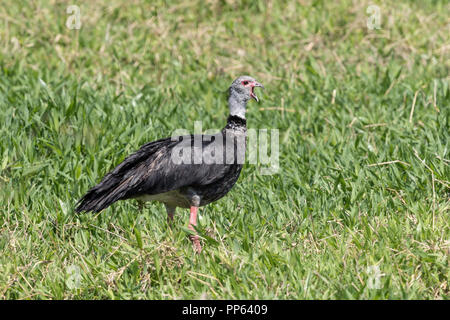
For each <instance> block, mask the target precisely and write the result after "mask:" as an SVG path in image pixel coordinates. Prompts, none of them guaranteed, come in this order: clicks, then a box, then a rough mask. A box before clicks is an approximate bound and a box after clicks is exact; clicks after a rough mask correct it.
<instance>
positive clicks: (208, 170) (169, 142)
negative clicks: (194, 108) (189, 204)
mask: <svg viewBox="0 0 450 320" xmlns="http://www.w3.org/2000/svg"><path fill="white" fill-rule="evenodd" d="M211 137H213V136H197V135H190V136H183V137H178V138H175V139H173V138H167V139H162V140H158V141H154V142H150V143H147V144H145V145H143V146H142V147H141V148H140V149H139V150H138V151H137V152H135V153H134V154H132V155H130V156H129V157H127V158H126V159H125V160H124V161H123V162H122V163H120V164H119V165H118V166H117V167H116V168H115V169H114V170H113V171H111V172H110V173H108V174H107V175H106V176H105V177H104V178H103V179H102V181H101V182H100V183H99V184H98V185H96V186H95V187H93V188H92V189H91V190H89V191H88V192H87V193H86V195H85V196H84V197H83V198H82V199H81V200H80V201H79V203H78V206H77V208H76V211H77V212H80V211H94V212H99V211H101V210H103V209H104V208H106V207H108V206H109V205H110V204H112V203H113V202H115V201H117V200H120V199H127V198H133V197H136V196H139V195H143V194H158V193H163V192H167V191H170V190H177V189H179V188H182V187H186V186H192V185H195V186H204V185H208V184H211V183H213V182H214V181H217V180H220V179H222V178H223V177H224V176H225V175H226V174H227V172H228V170H229V168H230V165H229V164H228V165H227V164H206V163H204V162H202V163H200V164H195V162H194V157H195V154H196V151H195V149H196V146H195V144H196V143H197V144H198V143H200V145H199V146H201V147H202V150H206V152H208V146H209V145H210V144H211V142H212V141H214V139H215V138H211ZM197 147H198V146H197ZM177 148H178V149H177ZM189 148H190V149H191V154H190V156H191V162H190V163H191V164H186V163H176V162H177V161H174V158H172V155H173V154H172V152H175V151H177V152H178V151H180V150H182V149H183V151H184V152H185V151H189V150H187V149H189ZM197 155H198V154H197ZM201 156H202V157H203V155H201ZM177 159H179V158H177Z"/></svg>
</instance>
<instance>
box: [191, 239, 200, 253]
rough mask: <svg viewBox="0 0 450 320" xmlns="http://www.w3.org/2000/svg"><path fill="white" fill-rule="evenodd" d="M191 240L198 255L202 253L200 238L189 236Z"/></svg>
mask: <svg viewBox="0 0 450 320" xmlns="http://www.w3.org/2000/svg"><path fill="white" fill-rule="evenodd" d="M189 239H191V241H192V245H193V246H194V250H195V252H196V253H200V252H202V245H201V244H200V237H199V236H197V235H195V236H189Z"/></svg>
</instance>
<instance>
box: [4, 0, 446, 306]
mask: <svg viewBox="0 0 450 320" xmlns="http://www.w3.org/2000/svg"><path fill="white" fill-rule="evenodd" d="M169 2H170V1H162V0H159V1H147V2H145V3H142V4H141V3H140V1H135V0H128V1H117V0H114V1H75V0H73V1H72V0H71V1H52V0H48V1H32V2H29V3H28V4H27V5H25V6H24V3H22V2H20V1H13V0H4V1H3V2H2V3H3V5H2V6H1V8H0V69H1V70H0V111H1V112H0V123H2V126H1V127H0V136H1V140H0V156H1V159H0V170H1V171H0V190H1V192H0V206H1V207H0V210H1V213H0V298H4V299H14V298H20V299H39V298H44V299H47V298H48V299H74V298H76V299H78V298H80V299H105V298H106V299H108V298H115V299H141V298H149V299H174V298H233V299H234V298H250V299H253V298H255V299H259V298H269V299H272V298H274V299H285V298H287V299H329V298H331V299H336V298H338V299H354V298H361V299H380V298H381V299H383V298H389V299H415V298H419V299H448V298H449V283H448V280H449V259H448V254H449V247H450V243H449V220H450V219H449V209H450V202H449V191H450V181H449V180H450V167H449V165H450V155H449V148H450V142H449V117H450V111H449V105H450V89H449V68H450V65H449V60H450V57H449V51H450V47H449V43H450V41H449V40H450V39H449V34H450V32H449V31H450V30H449V23H450V20H449V16H450V15H449V13H450V7H449V5H448V4H447V3H446V1H420V2H419V1H417V2H416V1H402V2H399V1H385V2H377V1H375V4H378V5H379V7H380V10H381V26H380V27H381V28H380V29H378V30H368V28H367V26H366V21H367V19H368V17H369V14H367V13H366V9H367V7H368V5H369V4H372V2H366V1H356V0H354V1H339V2H334V1H307V0H303V1H298V2H294V1H291V2H289V3H287V4H281V3H282V2H281V1H266V2H265V1H244V3H243V4H239V2H238V1H232V0H224V1H214V0H211V1H208V2H207V4H204V2H203V1H176V2H173V3H170V4H169ZM71 4H77V5H79V6H80V8H81V22H82V26H81V29H80V30H71V29H68V28H67V27H66V20H67V18H68V17H69V15H68V14H67V13H66V8H67V7H68V6H69V5H71ZM241 74H250V75H252V76H254V77H255V78H256V79H257V80H258V81H260V82H261V83H263V84H264V85H265V87H266V90H265V91H264V93H263V94H262V95H260V98H261V102H260V104H256V103H251V105H250V106H249V112H248V126H249V127H250V128H269V129H270V128H277V129H279V130H280V171H279V173H278V174H276V175H271V176H264V175H261V174H259V167H260V166H259V165H257V166H254V165H246V167H245V168H244V170H243V173H242V175H241V177H240V179H239V181H238V183H237V185H236V186H235V188H234V189H233V190H232V192H231V193H230V194H229V195H228V196H227V197H225V198H223V199H222V200H220V201H218V202H217V203H215V204H212V205H209V206H208V207H206V208H203V209H202V210H201V220H200V229H201V232H202V234H204V235H209V236H210V239H208V240H205V243H204V244H205V249H204V252H203V253H202V254H201V255H194V254H193V249H192V247H191V244H190V242H189V241H188V239H187V236H186V232H185V227H186V226H187V222H188V212H187V211H186V210H180V209H179V210H178V212H177V216H176V219H175V226H174V227H173V228H172V229H170V228H168V227H167V224H166V215H165V210H164V208H163V206H162V205H158V204H149V205H147V207H146V208H145V209H144V210H143V211H142V212H139V211H138V208H137V203H136V202H134V201H128V202H120V203H117V204H115V205H113V206H112V207H110V208H108V209H107V210H105V211H104V212H102V213H101V214H98V215H92V214H82V215H75V214H74V213H73V208H74V205H75V203H76V201H77V200H78V199H79V198H80V197H81V196H82V195H83V193H84V192H86V191H87V190H88V188H89V187H91V186H92V185H94V184H95V183H96V182H98V181H99V179H100V178H101V177H102V176H103V175H104V174H105V173H107V172H108V171H109V170H110V169H112V168H113V167H114V166H115V165H117V164H118V163H119V162H120V161H121V160H123V159H124V157H125V156H126V155H128V154H129V153H131V152H133V151H134V150H136V149H137V148H138V147H139V146H140V145H142V144H143V143H145V142H147V141H151V140H154V139H157V138H161V137H166V136H169V135H170V134H171V132H172V131H173V130H174V129H176V128H186V129H189V130H193V122H194V121H195V120H199V119H201V120H203V121H204V123H203V127H204V129H206V128H221V127H222V126H223V125H224V123H225V121H226V117H227V107H226V103H225V94H224V91H225V89H226V88H227V87H228V85H229V84H230V83H231V81H232V80H233V79H234V78H235V77H237V76H238V75H241Z"/></svg>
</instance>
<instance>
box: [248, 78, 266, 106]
mask: <svg viewBox="0 0 450 320" xmlns="http://www.w3.org/2000/svg"><path fill="white" fill-rule="evenodd" d="M255 87H260V88H262V89H264V86H263V85H262V84H261V83H259V82H256V81H255V82H254V83H253V86H252V93H251V94H250V95H251V97H252V98H253V99H255V100H256V102H259V99H258V97H257V96H256V94H255V92H254V89H255Z"/></svg>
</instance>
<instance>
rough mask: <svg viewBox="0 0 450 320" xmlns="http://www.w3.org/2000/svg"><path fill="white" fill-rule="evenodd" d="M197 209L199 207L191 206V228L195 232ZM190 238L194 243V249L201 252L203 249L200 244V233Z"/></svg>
mask: <svg viewBox="0 0 450 320" xmlns="http://www.w3.org/2000/svg"><path fill="white" fill-rule="evenodd" d="M197 210H198V207H194V206H192V207H191V215H190V217H189V229H191V230H192V231H194V232H195V229H194V226H196V225H197ZM189 238H190V239H191V241H192V244H193V245H194V249H195V251H196V252H197V253H200V252H201V251H202V246H201V244H200V237H199V236H198V235H191V236H189Z"/></svg>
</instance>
